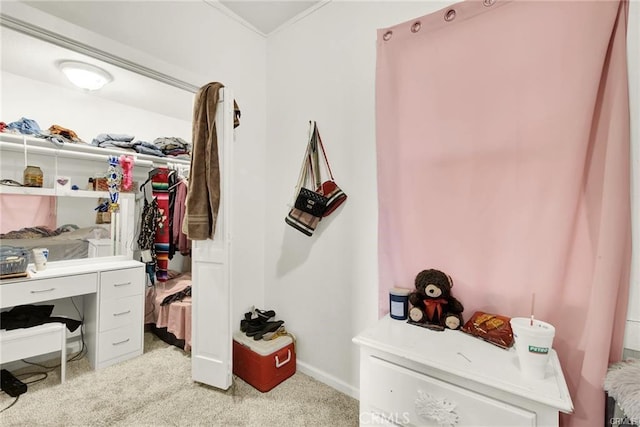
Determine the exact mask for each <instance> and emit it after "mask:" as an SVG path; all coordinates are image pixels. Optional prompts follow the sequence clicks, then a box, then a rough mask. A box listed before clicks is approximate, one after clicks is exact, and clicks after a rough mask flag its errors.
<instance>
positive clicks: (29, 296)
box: [0, 273, 98, 307]
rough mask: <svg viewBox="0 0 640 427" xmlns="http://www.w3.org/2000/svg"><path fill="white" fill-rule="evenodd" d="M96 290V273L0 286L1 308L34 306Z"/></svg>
mask: <svg viewBox="0 0 640 427" xmlns="http://www.w3.org/2000/svg"><path fill="white" fill-rule="evenodd" d="M97 289H98V275H97V274H96V273H89V274H78V275H75V276H65V277H54V278H50V279H32V280H25V281H21V282H17V283H11V284H6V285H0V300H2V306H3V307H12V306H16V305H23V304H34V303H38V302H43V301H50V300H54V299H59V298H67V297H72V296H76V295H84V294H91V293H95V292H96V291H97Z"/></svg>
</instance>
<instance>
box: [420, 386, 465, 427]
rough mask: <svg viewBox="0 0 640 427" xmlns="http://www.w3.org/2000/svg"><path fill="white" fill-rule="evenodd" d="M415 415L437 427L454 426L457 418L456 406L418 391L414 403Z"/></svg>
mask: <svg viewBox="0 0 640 427" xmlns="http://www.w3.org/2000/svg"><path fill="white" fill-rule="evenodd" d="M415 405H416V412H417V414H418V415H419V416H420V417H422V418H424V419H426V420H429V421H435V422H437V423H438V424H439V425H448V426H455V425H456V424H458V421H459V418H458V414H456V411H455V409H456V404H455V403H453V402H449V401H448V400H447V399H444V398H437V397H433V396H431V395H430V394H429V393H425V392H424V391H422V390H418V398H417V399H416V402H415Z"/></svg>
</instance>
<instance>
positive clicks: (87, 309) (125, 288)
mask: <svg viewBox="0 0 640 427" xmlns="http://www.w3.org/2000/svg"><path fill="white" fill-rule="evenodd" d="M50 266H51V267H49V268H47V269H46V270H44V271H41V272H37V273H34V272H32V273H31V277H30V278H24V279H12V280H2V281H1V282H0V308H7V307H13V306H16V305H22V304H39V303H40V304H44V303H47V304H50V303H55V300H59V299H62V298H69V297H81V298H82V306H83V307H84V310H83V315H84V340H85V343H86V346H87V357H88V359H89V362H90V364H91V366H92V367H93V368H95V369H99V368H104V367H106V366H109V365H113V364H115V363H118V362H122V361H124V360H127V359H130V358H132V357H135V356H139V355H140V354H142V351H143V336H144V287H145V277H144V274H145V272H144V264H142V263H140V262H137V261H132V260H117V259H109V258H100V259H85V260H75V261H61V262H56V263H51V264H50ZM25 331H28V329H27V330H25ZM36 333H37V330H35V329H34V334H36ZM0 341H1V335H0ZM2 344H3V345H8V343H7V342H5V343H2ZM16 345H17V344H16ZM20 345H24V344H20ZM29 345H32V346H33V347H34V348H32V349H29V351H28V352H29V353H31V354H42V353H46V352H45V351H43V352H40V353H39V352H38V348H37V346H38V340H37V339H35V340H32V343H31V344H29ZM3 351H4V349H3Z"/></svg>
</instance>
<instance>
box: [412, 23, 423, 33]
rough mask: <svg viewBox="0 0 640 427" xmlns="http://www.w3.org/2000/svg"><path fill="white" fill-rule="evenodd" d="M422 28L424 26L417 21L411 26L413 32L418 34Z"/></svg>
mask: <svg viewBox="0 0 640 427" xmlns="http://www.w3.org/2000/svg"><path fill="white" fill-rule="evenodd" d="M420 28H422V24H421V23H420V21H416V22H414V23H413V25H412V26H411V32H412V33H417V32H418V31H420Z"/></svg>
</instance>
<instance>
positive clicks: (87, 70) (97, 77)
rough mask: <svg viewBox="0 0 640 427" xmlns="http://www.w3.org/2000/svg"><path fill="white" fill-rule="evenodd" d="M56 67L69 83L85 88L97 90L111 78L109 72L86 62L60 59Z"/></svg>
mask: <svg viewBox="0 0 640 427" xmlns="http://www.w3.org/2000/svg"><path fill="white" fill-rule="evenodd" d="M58 68H60V70H62V72H63V73H64V75H65V76H67V78H68V79H69V81H70V82H71V83H73V84H74V85H76V86H78V87H79V88H82V89H86V90H98V89H100V88H101V87H102V86H104V85H106V84H107V83H109V82H110V81H112V80H113V77H111V74H109V73H107V72H106V71H105V70H103V69H102V68H100V67H96V66H95V65H91V64H87V63H86V62H78V61H61V62H59V63H58Z"/></svg>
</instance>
